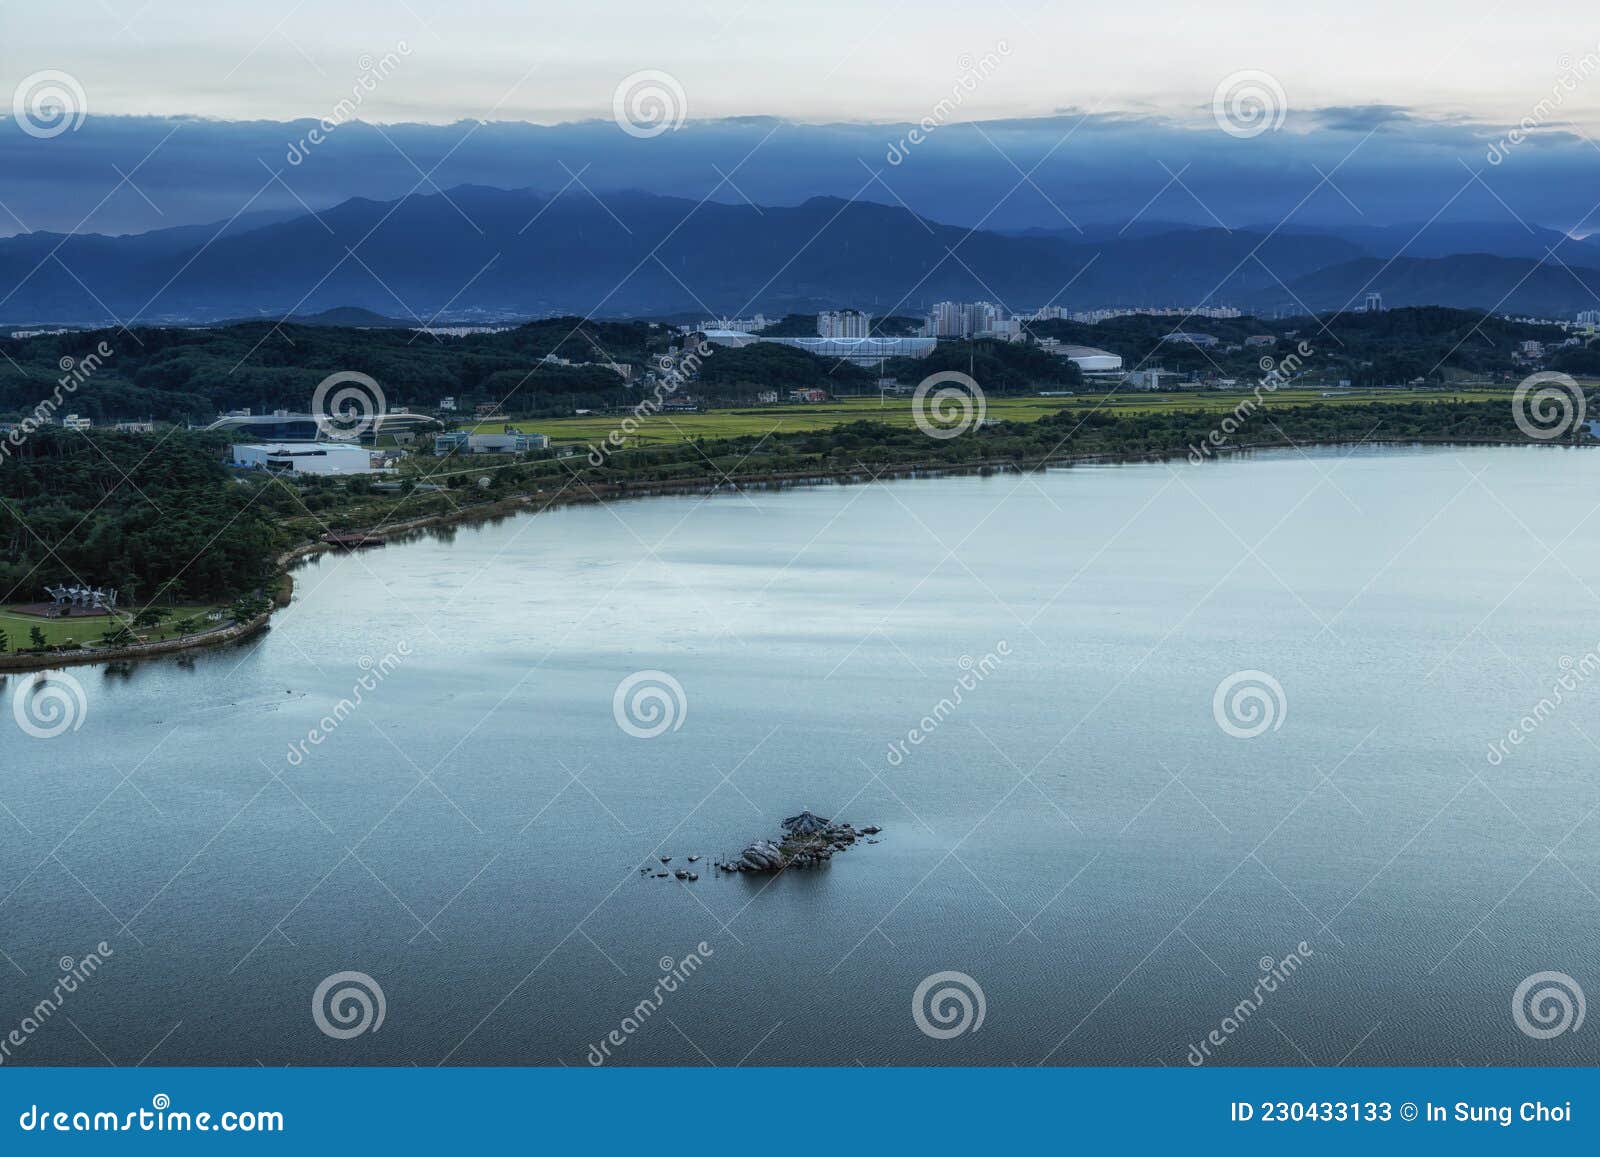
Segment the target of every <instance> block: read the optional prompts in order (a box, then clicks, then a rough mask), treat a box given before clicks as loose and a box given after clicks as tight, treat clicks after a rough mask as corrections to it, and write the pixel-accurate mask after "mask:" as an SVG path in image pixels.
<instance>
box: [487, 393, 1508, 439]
mask: <svg viewBox="0 0 1600 1157" xmlns="http://www.w3.org/2000/svg"><path fill="white" fill-rule="evenodd" d="M1324 393H1331V396H1327V397H1325V396H1324ZM1251 396H1252V395H1251V392H1250V391H1248V390H1214V391H1207V392H1205V393H1197V392H1189V393H1166V392H1163V393H1144V392H1140V391H1123V390H1119V391H1114V392H1112V393H1103V392H1101V391H1099V390H1098V389H1096V388H1094V387H1088V388H1086V389H1083V390H1082V391H1081V392H1079V393H1077V394H1075V395H1073V396H1071V397H1040V396H1038V395H1035V394H1016V395H997V396H994V397H990V398H987V399H985V409H984V412H985V415H986V416H987V417H988V418H990V419H992V420H997V421H1009V422H1032V421H1037V420H1038V419H1040V418H1044V417H1048V416H1049V415H1051V414H1056V413H1059V412H1061V411H1063V410H1071V411H1090V410H1098V411H1099V412H1101V413H1111V414H1145V413H1151V412H1159V411H1164V410H1206V411H1211V412H1215V413H1225V412H1227V411H1230V410H1232V409H1234V407H1236V406H1238V405H1239V403H1240V402H1241V401H1243V400H1244V399H1245V398H1247V397H1251ZM1508 396H1509V390H1508V388H1506V387H1494V386H1471V387H1457V388H1440V389H1418V390H1410V389H1406V390H1360V389H1352V390H1349V391H1329V390H1325V389H1323V388H1321V387H1319V388H1315V389H1280V390H1278V391H1276V392H1275V393H1272V394H1268V395H1266V396H1265V397H1264V399H1263V406H1264V407H1267V408H1271V407H1279V406H1307V405H1317V404H1322V405H1334V406H1337V405H1359V404H1367V403H1373V402H1389V403H1402V402H1417V401H1487V400H1491V399H1495V398H1503V397H1508ZM624 417H625V415H623V414H592V415H585V416H582V417H576V418H548V419H543V420H532V419H513V420H511V421H509V422H508V421H503V420H502V421H487V422H479V423H478V424H477V425H475V426H474V427H472V428H473V429H474V430H476V431H482V432H484V433H500V432H501V431H503V430H504V429H505V428H506V427H507V426H508V425H509V426H511V427H512V428H513V429H515V430H517V431H519V432H522V433H539V434H546V435H548V436H549V437H550V440H551V441H552V442H555V443H578V444H589V443H594V444H598V443H600V442H602V441H604V440H605V439H606V438H607V437H608V436H609V435H610V434H611V432H612V431H613V430H616V429H617V428H618V425H619V423H620V422H621V421H622V419H623V418H624ZM861 421H873V422H882V423H884V424H885V425H889V426H897V427H902V428H906V427H910V426H913V425H914V424H915V417H914V413H913V410H912V403H911V399H910V397H908V396H905V395H898V396H889V397H883V398H880V397H878V396H877V395H872V396H870V397H850V398H836V399H834V400H832V401H829V402H821V403H814V404H810V405H801V404H779V405H774V406H753V407H745V408H739V409H726V410H708V411H702V412H701V413H696V414H668V413H660V414H652V415H649V416H647V417H644V418H641V419H639V420H638V428H637V429H636V430H635V432H634V433H633V434H632V435H630V436H629V437H628V441H627V444H628V445H629V446H650V445H662V444H667V443H673V442H685V441H689V440H692V439H694V438H737V437H746V436H756V437H759V436H761V435H763V434H768V433H774V432H776V433H785V434H793V433H803V432H806V431H811V430H828V429H832V428H833V427H835V426H841V425H845V424H846V423H849V422H861Z"/></svg>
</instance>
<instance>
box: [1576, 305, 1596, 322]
mask: <svg viewBox="0 0 1600 1157" xmlns="http://www.w3.org/2000/svg"><path fill="white" fill-rule="evenodd" d="M1578 324H1579V325H1600V309H1586V310H1584V311H1583V312H1582V313H1580V314H1578Z"/></svg>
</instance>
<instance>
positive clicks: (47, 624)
mask: <svg viewBox="0 0 1600 1157" xmlns="http://www.w3.org/2000/svg"><path fill="white" fill-rule="evenodd" d="M217 610H221V611H226V608H224V607H216V606H183V607H174V608H172V617H171V618H169V619H167V620H165V621H164V622H163V623H162V624H161V626H160V627H159V628H150V629H146V630H143V631H139V632H138V633H139V634H141V635H143V636H144V637H145V638H146V639H147V640H148V641H149V642H152V643H154V642H158V641H160V640H162V639H171V638H175V637H176V636H177V635H178V634H179V631H178V630H177V628H176V624H177V623H179V622H182V621H183V620H184V619H188V618H193V617H196V616H199V617H200V618H201V619H202V621H203V629H209V628H211V627H215V626H217V625H218V624H216V623H212V622H210V621H209V620H206V619H205V616H206V614H207V613H208V612H210V611H217ZM32 627H38V628H39V629H40V630H42V631H43V632H44V638H45V643H46V644H47V645H49V646H52V647H58V646H60V645H61V644H62V643H65V642H67V641H69V640H71V641H73V642H76V643H81V644H83V645H85V646H97V645H99V643H100V636H101V635H102V634H104V633H105V632H106V631H109V630H110V629H111V620H110V619H108V618H106V617H104V616H100V617H97V618H92V619H82V618H80V619H41V618H39V617H37V616H35V615H19V614H17V613H16V612H15V611H11V610H0V630H3V631H5V633H6V635H7V637H8V639H9V642H8V644H7V649H8V650H10V651H21V650H25V649H28V648H31V647H32V646H33V643H32V642H31V640H30V635H29V630H30V628H32Z"/></svg>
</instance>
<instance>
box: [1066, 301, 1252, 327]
mask: <svg viewBox="0 0 1600 1157" xmlns="http://www.w3.org/2000/svg"><path fill="white" fill-rule="evenodd" d="M1038 312H1039V313H1041V314H1044V313H1046V312H1048V311H1045V310H1040V311H1038ZM1052 316H1054V317H1067V316H1069V315H1068V314H1066V313H1064V312H1062V311H1061V310H1054V312H1053V314H1052ZM1070 316H1071V318H1072V320H1073V321H1077V322H1082V323H1084V324H1086V325H1094V324H1095V323H1097V322H1102V321H1112V320H1114V319H1116V318H1119V317H1182V318H1193V317H1206V318H1219V319H1224V320H1226V319H1228V318H1235V317H1243V316H1244V315H1243V314H1242V313H1240V311H1239V310H1237V309H1235V308H1234V307H1233V306H1231V305H1197V306H1193V307H1186V306H1176V305H1174V306H1143V305H1141V306H1132V307H1117V308H1112V309H1090V310H1079V311H1078V312H1075V313H1073V314H1071V315H1070ZM1040 320H1044V318H1040Z"/></svg>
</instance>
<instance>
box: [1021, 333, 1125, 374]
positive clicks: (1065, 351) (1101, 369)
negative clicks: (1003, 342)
mask: <svg viewBox="0 0 1600 1157" xmlns="http://www.w3.org/2000/svg"><path fill="white" fill-rule="evenodd" d="M1039 348H1040V349H1042V350H1044V352H1045V353H1048V354H1055V355H1056V356H1057V357H1062V358H1067V359H1068V360H1070V361H1073V362H1076V363H1077V366H1078V368H1079V369H1080V370H1082V371H1083V372H1084V373H1086V374H1109V373H1115V372H1116V371H1118V370H1120V369H1122V355H1120V354H1114V353H1112V352H1111V351H1110V350H1103V349H1096V348H1095V347H1094V346H1087V345H1065V344H1063V343H1062V342H1059V341H1057V340H1055V339H1054V338H1045V339H1044V340H1043V341H1041V342H1040V343H1039Z"/></svg>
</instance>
